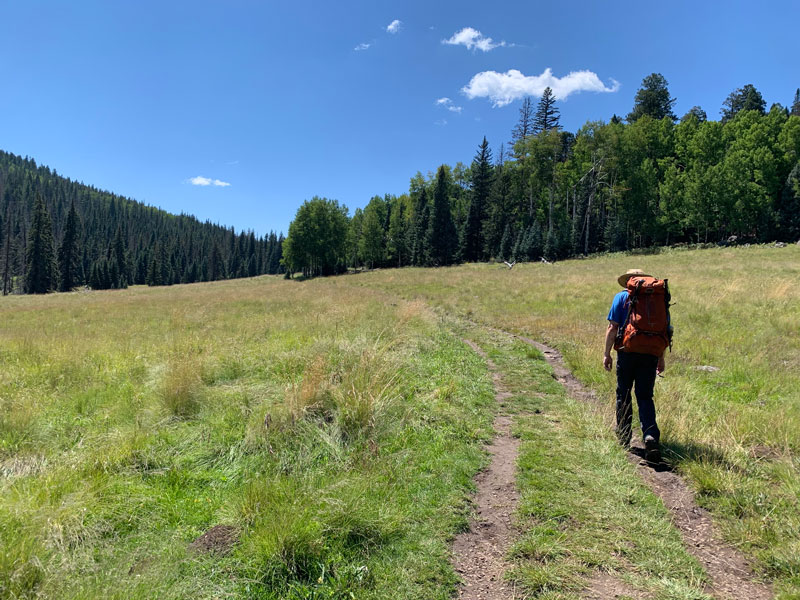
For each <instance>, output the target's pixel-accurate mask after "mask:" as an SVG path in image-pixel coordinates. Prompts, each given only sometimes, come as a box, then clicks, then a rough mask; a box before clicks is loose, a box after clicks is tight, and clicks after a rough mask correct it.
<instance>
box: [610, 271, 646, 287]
mask: <svg viewBox="0 0 800 600" xmlns="http://www.w3.org/2000/svg"><path fill="white" fill-rule="evenodd" d="M631 277H650V275H648V274H647V273H645V272H644V271H642V270H641V269H628V270H627V271H626V272H625V273H624V274H623V275H620V276H619V277H617V281H618V282H619V284H620V285H621V286H622V287H626V286H627V285H628V279H630V278H631Z"/></svg>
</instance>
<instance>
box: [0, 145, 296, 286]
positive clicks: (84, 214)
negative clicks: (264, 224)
mask: <svg viewBox="0 0 800 600" xmlns="http://www.w3.org/2000/svg"><path fill="white" fill-rule="evenodd" d="M283 244H284V237H283V234H275V233H274V232H271V233H270V234H269V235H266V236H256V235H255V233H254V232H253V231H246V232H245V231H243V232H239V233H236V232H235V231H234V229H233V228H226V227H222V226H220V225H217V224H212V223H210V222H204V223H203V222H200V221H199V220H198V219H196V218H195V217H192V216H189V215H185V214H182V215H172V214H170V213H168V212H166V211H163V210H161V209H158V208H154V207H152V206H147V205H145V204H142V203H140V202H136V201H134V200H130V199H128V198H124V197H120V196H117V195H115V194H112V193H109V192H106V191H101V190H98V189H96V188H94V187H90V186H86V185H83V184H81V183H78V182H74V181H71V180H70V179H67V178H64V177H61V176H59V175H58V173H56V171H55V170H51V169H49V168H47V167H43V166H38V165H37V164H36V162H35V161H33V160H32V159H30V158H22V157H19V156H16V155H14V154H10V153H7V152H2V151H0V289H1V290H2V293H3V295H5V294H10V293H46V292H49V291H55V290H58V291H68V290H71V289H74V288H76V287H79V286H88V287H91V288H92V289H112V288H125V287H127V286H128V285H132V284H147V285H172V284H177V283H193V282H197V281H214V280H219V279H231V278H236V277H252V276H255V275H261V274H276V273H282V272H283V267H282V265H281V258H282V256H283Z"/></svg>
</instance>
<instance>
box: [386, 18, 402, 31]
mask: <svg viewBox="0 0 800 600" xmlns="http://www.w3.org/2000/svg"><path fill="white" fill-rule="evenodd" d="M402 25H403V22H402V21H400V20H398V19H395V20H394V21H392V22H391V23H389V25H387V26H386V31H387V33H397V32H398V31H400V27H401V26H402Z"/></svg>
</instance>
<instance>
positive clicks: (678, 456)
mask: <svg viewBox="0 0 800 600" xmlns="http://www.w3.org/2000/svg"><path fill="white" fill-rule="evenodd" d="M661 453H662V454H663V455H664V458H665V459H666V460H667V461H668V462H669V464H670V465H671V468H672V469H674V468H675V467H678V466H680V464H681V463H684V462H695V463H701V464H707V465H715V466H718V467H722V468H724V469H726V470H730V471H737V472H743V469H742V467H741V466H740V465H737V464H734V463H732V462H731V461H730V460H728V458H727V457H726V456H725V454H724V453H723V452H720V451H719V450H717V449H716V448H714V447H713V446H709V445H708V444H700V443H697V442H679V441H677V440H669V441H667V442H662V444H661Z"/></svg>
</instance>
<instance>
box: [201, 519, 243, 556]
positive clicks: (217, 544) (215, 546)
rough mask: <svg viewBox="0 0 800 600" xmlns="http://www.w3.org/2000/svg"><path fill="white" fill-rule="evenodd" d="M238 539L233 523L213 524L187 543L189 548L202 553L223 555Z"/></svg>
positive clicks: (237, 531)
mask: <svg viewBox="0 0 800 600" xmlns="http://www.w3.org/2000/svg"><path fill="white" fill-rule="evenodd" d="M238 541H239V530H238V529H237V528H236V527H234V526H233V525H215V526H214V527H212V528H211V529H209V530H208V531H206V532H205V533H204V534H203V535H201V536H200V537H198V538H197V539H196V540H194V541H193V542H192V543H191V544H189V550H192V551H194V552H200V553H204V554H218V555H225V554H227V553H228V552H230V551H231V550H232V549H233V546H234V545H235V544H236V542H238Z"/></svg>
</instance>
